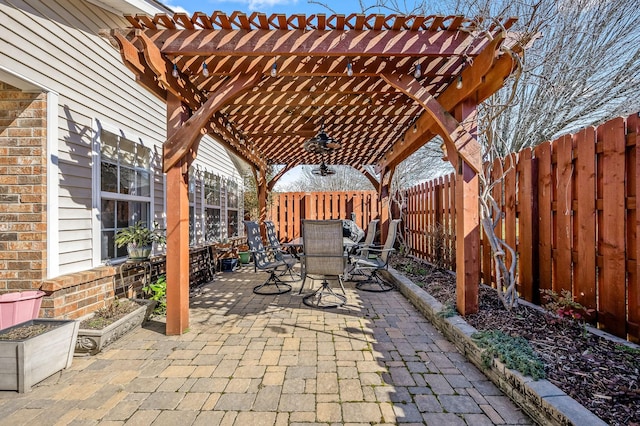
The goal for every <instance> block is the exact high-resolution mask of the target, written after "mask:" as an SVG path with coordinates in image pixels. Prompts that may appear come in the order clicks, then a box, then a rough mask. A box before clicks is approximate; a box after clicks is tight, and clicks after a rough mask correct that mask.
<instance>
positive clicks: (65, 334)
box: [0, 319, 78, 393]
mask: <svg viewBox="0 0 640 426" xmlns="http://www.w3.org/2000/svg"><path fill="white" fill-rule="evenodd" d="M77 335H78V321H74V320H54V319H32V320H29V321H26V322H22V323H20V324H16V325H14V326H12V327H9V328H6V329H4V330H2V331H0V360H2V369H0V390H15V391H18V392H20V393H22V392H27V391H29V390H30V389H31V386H33V385H34V384H36V383H38V382H40V381H42V380H44V379H46V378H47V377H49V376H51V375H52V374H55V373H57V372H58V371H60V370H62V369H64V368H69V367H70V366H71V363H72V361H73V348H74V345H75V342H76V336H77Z"/></svg>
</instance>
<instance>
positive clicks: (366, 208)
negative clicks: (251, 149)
mask: <svg viewBox="0 0 640 426" xmlns="http://www.w3.org/2000/svg"><path fill="white" fill-rule="evenodd" d="M377 200H378V195H377V192H376V191H340V192H286V193H277V192H274V193H272V194H271V198H270V199H269V205H268V212H267V217H268V218H270V219H271V220H273V221H274V223H275V225H276V231H277V235H278V238H280V240H281V241H290V240H292V239H294V238H297V237H300V236H301V235H302V234H301V232H300V226H301V223H302V222H301V220H302V219H351V214H352V213H354V214H355V222H356V223H357V224H358V226H359V227H361V228H362V229H365V230H366V228H367V225H368V224H369V221H370V220H371V219H376V218H378V217H379V212H378V201H377Z"/></svg>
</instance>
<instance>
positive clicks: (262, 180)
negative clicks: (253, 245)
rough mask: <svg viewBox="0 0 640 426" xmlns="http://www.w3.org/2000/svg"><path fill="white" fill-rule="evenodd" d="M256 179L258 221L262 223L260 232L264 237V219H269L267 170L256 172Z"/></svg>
mask: <svg viewBox="0 0 640 426" xmlns="http://www.w3.org/2000/svg"><path fill="white" fill-rule="evenodd" d="M256 181H257V183H258V223H260V224H261V226H260V232H261V233H262V237H263V239H264V238H265V237H266V235H267V234H266V229H265V228H264V221H265V220H267V199H268V197H269V185H268V183H267V171H266V170H264V169H261V170H259V171H258V173H257V174H256Z"/></svg>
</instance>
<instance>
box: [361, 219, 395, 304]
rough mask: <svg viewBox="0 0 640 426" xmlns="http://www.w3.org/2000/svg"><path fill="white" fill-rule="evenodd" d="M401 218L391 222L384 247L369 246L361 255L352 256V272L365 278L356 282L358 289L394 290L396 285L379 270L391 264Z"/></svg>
mask: <svg viewBox="0 0 640 426" xmlns="http://www.w3.org/2000/svg"><path fill="white" fill-rule="evenodd" d="M399 222H400V219H394V220H392V221H391V223H390V224H389V233H388V234H387V239H386V240H385V242H384V246H383V247H382V248H379V247H374V246H369V247H368V248H367V249H366V250H363V251H362V252H361V254H360V255H359V256H356V257H353V258H351V274H352V278H353V277H355V276H364V277H365V279H364V280H361V281H358V282H357V283H356V288H357V289H358V290H364V291H374V292H383V291H389V290H393V288H394V285H393V284H392V283H389V282H387V281H385V280H384V279H382V277H381V276H380V274H379V272H380V271H382V270H386V269H387V268H388V266H389V257H390V256H391V253H392V252H394V251H395V249H394V248H393V245H394V244H395V241H396V235H397V232H398V223H399Z"/></svg>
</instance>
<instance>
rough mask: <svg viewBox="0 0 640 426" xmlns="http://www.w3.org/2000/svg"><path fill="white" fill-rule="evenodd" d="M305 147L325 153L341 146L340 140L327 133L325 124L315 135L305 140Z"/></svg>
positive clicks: (317, 152)
mask: <svg viewBox="0 0 640 426" xmlns="http://www.w3.org/2000/svg"><path fill="white" fill-rule="evenodd" d="M303 146H304V149H305V150H307V151H308V152H312V153H314V154H323V153H325V152H329V151H333V150H334V149H338V148H340V142H338V141H337V140H335V139H333V138H332V137H330V136H329V135H327V134H326V133H325V131H324V124H323V125H322V127H321V128H320V131H319V132H318V134H317V135H315V136H314V137H312V138H310V139H307V140H306V141H305V142H304V145H303Z"/></svg>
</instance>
